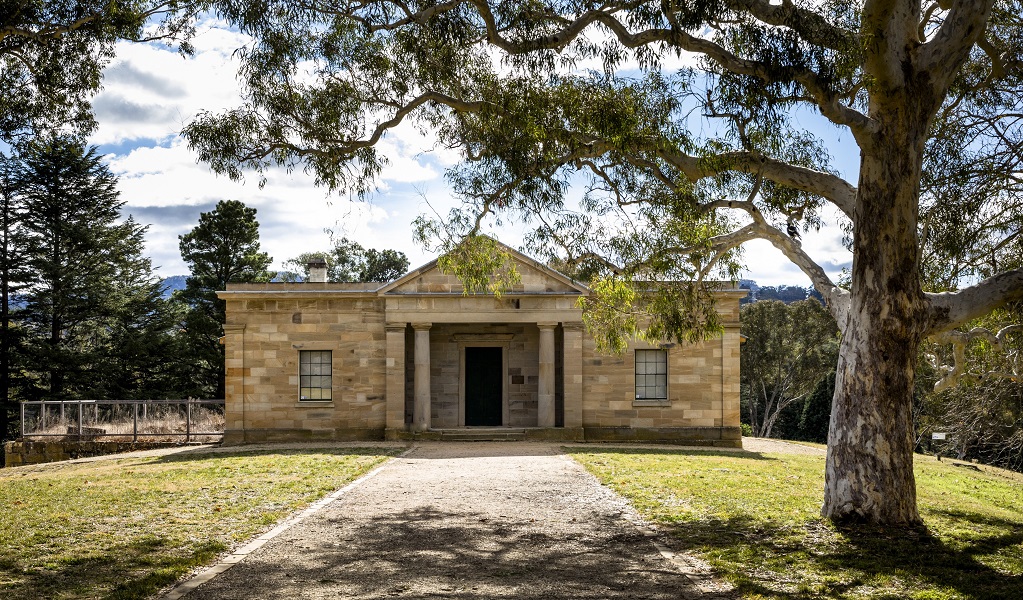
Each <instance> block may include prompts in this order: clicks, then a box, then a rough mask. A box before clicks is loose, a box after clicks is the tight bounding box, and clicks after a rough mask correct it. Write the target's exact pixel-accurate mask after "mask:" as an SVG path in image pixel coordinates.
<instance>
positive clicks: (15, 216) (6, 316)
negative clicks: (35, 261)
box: [0, 155, 27, 439]
mask: <svg viewBox="0 0 1023 600" xmlns="http://www.w3.org/2000/svg"><path fill="white" fill-rule="evenodd" d="M10 167H11V159H10V158H9V157H7V156H4V155H0V439H7V438H8V437H9V436H11V435H12V434H13V432H12V430H11V425H12V423H13V422H14V413H15V411H16V407H17V400H18V397H17V395H16V393H15V387H16V384H15V380H16V379H17V377H16V373H15V372H16V369H17V368H18V365H19V363H20V362H21V361H20V360H19V358H20V357H21V355H22V352H23V341H24V335H23V330H22V329H21V328H20V327H18V326H17V324H16V323H15V322H14V318H13V317H14V315H13V314H12V313H13V310H12V309H13V308H14V305H15V300H16V298H17V294H18V291H19V290H20V289H21V288H22V287H23V286H24V284H25V280H26V275H27V274H26V272H25V270H24V256H23V255H22V248H23V245H24V240H22V239H21V237H22V230H21V228H20V220H21V216H22V210H21V205H20V202H19V201H18V197H17V195H16V194H15V190H14V186H13V182H12V181H11V178H10V172H11V170H10Z"/></svg>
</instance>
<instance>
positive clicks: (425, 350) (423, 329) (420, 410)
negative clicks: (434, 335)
mask: <svg viewBox="0 0 1023 600" xmlns="http://www.w3.org/2000/svg"><path fill="white" fill-rule="evenodd" d="M430 325H432V323H413V324H412V328H413V329H415V330H416V348H415V365H416V370H415V405H414V408H413V411H412V430H413V431H428V430H429V429H430Z"/></svg>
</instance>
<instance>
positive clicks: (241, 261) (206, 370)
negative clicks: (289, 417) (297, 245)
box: [177, 200, 273, 398]
mask: <svg viewBox="0 0 1023 600" xmlns="http://www.w3.org/2000/svg"><path fill="white" fill-rule="evenodd" d="M179 239H180V243H179V246H180V248H181V258H182V259H184V261H185V262H186V263H188V266H189V269H190V270H191V276H190V277H189V278H188V280H187V282H186V283H185V289H184V290H182V291H181V292H179V293H178V294H177V297H178V298H180V299H182V300H184V301H185V302H186V303H187V304H188V306H189V311H188V314H187V315H186V317H185V331H186V343H187V345H188V352H189V356H190V357H191V358H192V360H194V361H195V363H194V373H195V375H194V377H195V385H196V389H195V390H194V393H193V395H197V396H203V397H207V398H208V397H210V396H212V397H214V398H223V397H224V350H223V346H221V345H220V343H219V339H220V337H221V336H222V335H224V319H225V304H224V301H223V300H220V299H219V298H217V291H218V290H223V289H226V288H227V284H228V283H244V282H258V281H269V280H270V278H271V277H273V273H271V272H270V271H268V270H267V267H269V266H270V263H271V262H272V260H273V259H272V258H271V257H270V256H269V255H267V254H266V253H265V252H260V251H259V222H258V221H256V209H254V208H249V207H247V206H245V204H244V203H242V202H239V201H238V200H222V201H220V202H218V203H217V206H216V208H215V209H214V210H212V211H210V212H207V213H200V214H199V224H198V225H196V226H195V228H194V229H192V231H190V232H188V233H187V234H185V235H182V236H180V237H179Z"/></svg>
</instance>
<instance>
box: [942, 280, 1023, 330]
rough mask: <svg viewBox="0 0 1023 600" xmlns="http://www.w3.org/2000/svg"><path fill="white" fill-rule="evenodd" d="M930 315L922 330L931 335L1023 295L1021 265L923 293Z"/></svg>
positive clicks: (1022, 297) (1018, 298)
mask: <svg viewBox="0 0 1023 600" xmlns="http://www.w3.org/2000/svg"><path fill="white" fill-rule="evenodd" d="M924 295H925V296H926V297H927V300H928V301H929V302H930V318H929V319H928V325H927V328H926V329H925V331H924V334H925V335H927V336H935V335H938V334H941V333H944V332H946V331H949V330H950V329H953V328H955V327H958V326H959V325H962V324H963V323H966V322H967V321H970V320H973V319H976V318H978V317H981V316H983V315H985V314H987V313H989V312H991V311H992V310H994V309H996V308H998V307H999V306H1002V305H1003V304H1005V303H1006V302H1011V301H1014V300H1021V299H1023V269H1016V270H1013V271H1006V272H1005V273H1000V274H998V275H995V276H994V277H989V278H987V279H985V280H984V281H981V282H980V283H978V284H976V285H972V286H970V287H967V288H964V289H962V290H959V291H958V292H942V293H940V294H930V293H928V294H924Z"/></svg>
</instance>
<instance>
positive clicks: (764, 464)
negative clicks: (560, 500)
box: [571, 448, 1023, 600]
mask: <svg viewBox="0 0 1023 600" xmlns="http://www.w3.org/2000/svg"><path fill="white" fill-rule="evenodd" d="M571 454H572V456H573V457H574V458H575V459H576V460H578V461H579V462H581V463H582V464H583V465H585V466H586V467H587V468H588V469H589V470H590V471H591V472H592V473H593V474H594V475H596V476H597V477H598V478H599V479H600V480H601V481H602V482H603V483H604V484H606V485H608V486H610V487H611V488H613V489H614V490H615V491H616V492H618V493H619V494H621V495H622V496H624V497H626V498H628V499H629V500H630V501H631V502H632V504H633V506H635V507H636V509H637V510H639V511H640V513H642V514H643V516H644V517H646V518H647V519H649V520H650V521H652V522H655V523H658V524H660V525H662V526H666V527H669V528H670V530H671V531H672V533H673V534H674V536H675V538H676V542H675V543H674V545H675V546H676V547H677V549H680V550H685V551H690V552H693V553H695V554H697V555H700V556H702V557H703V558H705V559H706V560H708V561H709V562H710V563H711V564H712V565H713V567H714V569H715V571H716V573H718V574H719V575H720V576H722V577H724V578H725V579H727V580H728V581H729V582H730V583H732V584H733V585H734V586H735V587H736V589H737V591H738V592H739V593H740V594H741V596H742V597H743V598H893V599H894V598H916V599H928V600H930V599H952V598H977V599H997V598H1005V599H1010V598H1011V599H1019V598H1023V477H1021V476H1020V475H1018V474H1015V473H1011V472H1009V471H1001V470H999V469H994V468H988V467H984V468H983V470H982V471H974V470H972V469H963V468H957V467H955V466H953V465H951V464H950V463H949V462H948V461H944V462H938V461H936V460H935V459H933V458H931V457H926V456H917V457H916V469H915V471H916V480H917V488H918V502H919V507H920V512H921V516H922V517H923V519H924V523H925V525H926V527H925V528H923V529H918V530H908V531H907V530H890V529H860V528H857V529H853V528H849V529H839V528H836V527H834V526H833V525H831V524H830V523H829V522H827V521H824V520H822V519H821V518H820V516H819V511H820V505H821V499H822V497H823V489H824V456H823V454H822V455H819V456H812V455H811V456H808V455H791V454H770V453H766V454H758V453H742V454H737V453H724V452H713V451H706V452H704V451H674V450H660V449H627V450H626V449H613V448H604V449H599V450H589V449H581V448H575V449H572V450H571Z"/></svg>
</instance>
